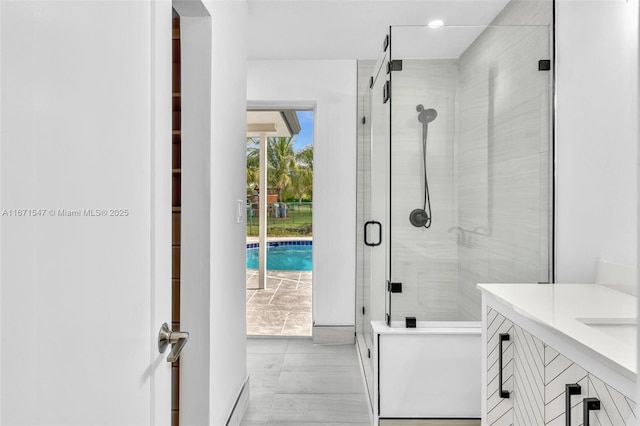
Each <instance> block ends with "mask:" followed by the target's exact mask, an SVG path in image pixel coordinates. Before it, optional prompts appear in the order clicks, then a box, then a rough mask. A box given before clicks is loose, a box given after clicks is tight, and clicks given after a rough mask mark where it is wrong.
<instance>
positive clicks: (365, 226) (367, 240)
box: [364, 220, 382, 247]
mask: <svg viewBox="0 0 640 426" xmlns="http://www.w3.org/2000/svg"><path fill="white" fill-rule="evenodd" d="M369 225H378V242H377V243H370V242H369V239H368V238H367V236H368V235H369V234H368V233H367V230H368V229H369ZM364 243H365V245H368V246H369V247H376V246H379V245H380V244H382V224H381V223H380V222H378V221H376V220H370V221H368V222H365V223H364Z"/></svg>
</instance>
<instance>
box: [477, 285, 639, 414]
mask: <svg viewBox="0 0 640 426" xmlns="http://www.w3.org/2000/svg"><path fill="white" fill-rule="evenodd" d="M492 286H499V285H497V284H495V285H494V284H485V285H481V286H479V287H480V288H481V289H482V290H483V309H484V312H485V318H484V321H483V324H484V327H483V336H484V341H486V352H485V360H486V363H485V366H484V370H485V372H486V374H484V380H485V401H484V404H485V406H484V407H483V424H486V425H522V426H524V425H526V426H531V425H558V426H564V425H566V424H567V423H566V421H567V418H566V416H567V413H569V415H570V423H569V424H571V425H576V426H578V425H583V424H584V425H586V424H590V425H599V426H600V425H602V426H605V425H607V426H608V425H611V426H622V425H627V424H635V423H636V421H637V420H636V417H635V415H634V413H633V410H634V409H635V402H634V401H633V400H632V398H633V397H634V396H635V373H634V372H633V371H629V369H628V368H627V365H626V360H627V359H626V355H628V354H624V353H621V354H620V355H621V358H619V359H608V358H606V357H603V356H602V354H599V353H597V352H596V351H592V350H591V348H589V347H586V346H585V343H588V339H589V337H586V336H589V335H590V333H592V332H596V331H597V330H591V329H589V328H588V326H585V325H584V324H583V326H584V330H582V331H584V332H585V335H583V336H582V335H580V333H579V332H577V333H575V335H576V336H577V337H578V339H579V341H573V340H572V338H571V337H570V333H569V334H565V332H568V331H569V330H568V329H566V328H563V327H564V325H563V323H564V322H565V321H569V319H568V318H569V317H571V315H572V314H575V315H574V316H573V317H574V319H575V318H577V319H578V322H579V321H580V320H581V319H583V318H587V317H601V316H603V315H605V314H606V312H604V311H603V309H605V308H603V307H606V306H607V305H609V303H607V301H606V300H605V299H606V297H605V296H610V294H608V293H609V292H610V291H611V290H609V289H607V290H605V291H603V294H594V295H593V296H594V301H595V302H596V305H597V306H598V308H597V309H596V312H591V313H589V312H573V313H572V312H571V308H568V307H567V308H566V309H563V306H562V301H563V300H564V299H566V298H565V297H564V296H566V295H563V296H562V297H556V296H558V295H557V294H551V295H550V297H549V298H547V299H546V300H543V301H542V302H541V303H540V304H538V307H540V306H544V308H543V309H542V310H537V307H536V306H531V311H527V310H526V309H527V307H528V306H527V304H528V302H527V299H529V300H535V299H531V298H532V297H533V296H534V295H535V294H533V293H535V292H536V291H537V290H541V294H542V295H543V296H544V295H546V296H549V291H551V292H552V293H553V289H551V288H543V289H541V288H540V287H530V288H529V290H532V291H533V293H531V294H529V295H528V296H527V295H526V294H525V295H522V294H520V296H519V297H516V298H515V300H510V299H509V297H508V296H509V292H504V293H501V292H500V290H502V289H503V288H492ZM516 286H522V287H520V289H519V290H524V292H525V293H526V290H527V288H526V287H524V286H525V285H517V284H516ZM527 286H538V285H537V284H536V285H527ZM547 287H550V286H547ZM491 290H495V291H496V292H497V293H498V294H495V293H494V292H492V291H491ZM562 290H563V291H564V290H566V289H562ZM575 290H576V291H577V290H579V289H578V288H576V289H575ZM588 290H589V291H591V290H594V289H593V288H589V289H588ZM596 293H597V291H596ZM496 296H497V297H496ZM618 296H619V295H615V294H614V295H612V297H614V298H615V297H618ZM625 296H626V295H625ZM603 297H605V298H604V299H603ZM626 297H632V296H626ZM623 298H624V297H623ZM633 299H635V298H633ZM567 300H570V298H568V299H567ZM610 302H612V304H611V308H612V310H614V312H612V313H611V315H614V316H615V315H622V316H624V315H632V314H633V315H635V312H631V311H630V309H633V310H635V300H627V301H624V303H622V301H621V300H613V301H610ZM613 302H616V303H613ZM545 303H546V304H547V305H546V306H545ZM533 304H534V305H535V304H536V303H535V302H534V303H533ZM573 304H574V306H575V299H574V301H573ZM631 304H633V305H634V307H633V308H631V307H630V305H631ZM588 305H589V304H588V303H586V304H583V305H582V306H583V307H584V306H588ZM580 309H582V308H580ZM560 312H561V314H560ZM547 314H549V315H550V317H548V316H546V315H547ZM589 314H591V315H589ZM576 315H577V316H576ZM549 318H552V319H553V321H555V324H556V325H560V326H561V327H560V330H561V331H560V332H559V330H557V329H555V328H554V327H550V325H552V324H551V323H550V322H549V321H548V320H549ZM573 326H575V324H574V325H573ZM576 327H577V326H576ZM578 330H579V328H578ZM501 336H502V337H501ZM591 338H596V339H603V340H604V342H600V343H604V346H607V347H608V346H610V345H612V344H614V343H613V342H612V341H610V340H608V337H607V336H598V335H597V334H593V335H591ZM585 339H586V340H585ZM631 344H632V342H623V344H620V345H619V346H618V347H617V348H614V349H617V350H619V351H622V352H624V351H625V350H632V349H631ZM614 345H615V344H614ZM595 346H596V348H595V349H596V350H597V349H598V347H597V345H595ZM592 352H593V353H592ZM500 353H502V357H500ZM501 378H502V381H501V380H500V379H501ZM500 383H502V387H500ZM567 385H569V386H568V387H567ZM501 391H502V393H501ZM567 397H568V400H567ZM585 398H589V399H585ZM584 401H587V403H588V407H590V408H591V407H594V408H595V407H596V406H598V405H599V409H593V410H590V411H589V421H588V422H585V421H584V417H583V413H584V405H585V403H584Z"/></svg>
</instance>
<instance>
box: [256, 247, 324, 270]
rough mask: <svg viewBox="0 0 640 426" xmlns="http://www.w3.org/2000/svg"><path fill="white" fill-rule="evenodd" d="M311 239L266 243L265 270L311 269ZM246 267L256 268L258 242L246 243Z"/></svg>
mask: <svg viewBox="0 0 640 426" xmlns="http://www.w3.org/2000/svg"><path fill="white" fill-rule="evenodd" d="M312 250H313V242H312V241H279V242H271V243H267V270H269V271H311V270H312V265H313V262H312ZM247 268H248V269H258V244H247Z"/></svg>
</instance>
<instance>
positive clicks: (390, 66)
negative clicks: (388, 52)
mask: <svg viewBox="0 0 640 426" xmlns="http://www.w3.org/2000/svg"><path fill="white" fill-rule="evenodd" d="M391 71H402V59H394V60H393V61H389V62H387V74H389V73H391Z"/></svg>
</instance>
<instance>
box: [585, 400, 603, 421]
mask: <svg viewBox="0 0 640 426" xmlns="http://www.w3.org/2000/svg"><path fill="white" fill-rule="evenodd" d="M599 409H600V400H599V399H598V398H584V399H583V400H582V423H583V425H584V426H589V412H590V411H592V410H599Z"/></svg>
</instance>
